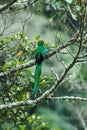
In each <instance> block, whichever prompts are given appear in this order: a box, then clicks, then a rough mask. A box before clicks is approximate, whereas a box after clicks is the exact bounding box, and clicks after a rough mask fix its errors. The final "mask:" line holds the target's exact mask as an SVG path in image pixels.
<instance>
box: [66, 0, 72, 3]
mask: <svg viewBox="0 0 87 130" xmlns="http://www.w3.org/2000/svg"><path fill="white" fill-rule="evenodd" d="M65 1H66V2H67V3H69V4H71V3H72V1H73V0H65Z"/></svg>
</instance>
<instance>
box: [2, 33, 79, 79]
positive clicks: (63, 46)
mask: <svg viewBox="0 0 87 130" xmlns="http://www.w3.org/2000/svg"><path fill="white" fill-rule="evenodd" d="M78 37H79V33H77V34H76V35H75V36H74V37H72V38H71V39H70V40H69V41H68V42H66V43H65V44H64V45H62V46H60V47H59V48H57V49H56V50H54V51H51V52H49V53H48V54H47V55H46V57H45V58H46V59H47V58H49V57H51V56H53V55H55V54H56V53H58V52H60V51H61V50H63V49H64V48H66V47H67V46H69V45H71V44H73V43H74V42H75V41H76V40H77V38H78ZM33 65H35V60H31V61H29V62H28V63H26V64H22V65H20V66H17V67H16V68H13V69H10V70H8V71H7V72H2V73H0V77H4V76H8V75H11V74H12V73H15V72H17V71H19V70H22V69H23V68H28V67H31V66H33Z"/></svg>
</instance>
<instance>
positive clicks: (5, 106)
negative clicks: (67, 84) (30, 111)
mask: <svg viewBox="0 0 87 130" xmlns="http://www.w3.org/2000/svg"><path fill="white" fill-rule="evenodd" d="M44 100H65V101H67V100H68V101H87V98H82V97H74V96H71V97H70V96H64V97H47V98H45V99H44ZM41 101H42V100H41V97H39V98H37V99H35V100H26V101H19V102H13V103H7V104H3V105H0V110H4V109H11V108H14V107H18V106H27V105H28V106H30V107H33V106H35V105H36V104H38V103H40V102H41Z"/></svg>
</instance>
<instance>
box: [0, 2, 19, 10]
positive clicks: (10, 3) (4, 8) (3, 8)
mask: <svg viewBox="0 0 87 130" xmlns="http://www.w3.org/2000/svg"><path fill="white" fill-rule="evenodd" d="M16 1H17V0H12V1H10V2H9V3H8V4H6V5H5V6H4V7H2V8H0V12H2V11H4V10H6V9H7V8H9V7H10V6H11V5H13V4H14V3H15V2H16Z"/></svg>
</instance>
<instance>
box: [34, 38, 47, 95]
mask: <svg viewBox="0 0 87 130" xmlns="http://www.w3.org/2000/svg"><path fill="white" fill-rule="evenodd" d="M35 56H36V69H35V81H34V89H33V92H32V95H33V96H34V95H36V94H37V91H38V87H39V80H40V75H41V69H42V63H43V60H44V57H45V56H46V48H45V46H44V41H39V42H38V47H37V49H36V52H35Z"/></svg>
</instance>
